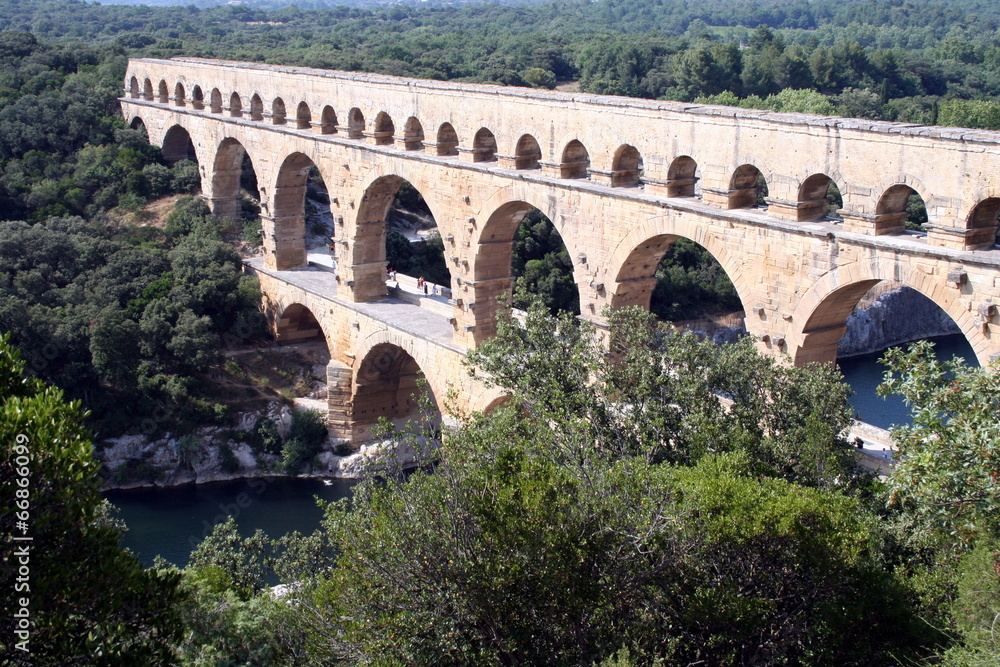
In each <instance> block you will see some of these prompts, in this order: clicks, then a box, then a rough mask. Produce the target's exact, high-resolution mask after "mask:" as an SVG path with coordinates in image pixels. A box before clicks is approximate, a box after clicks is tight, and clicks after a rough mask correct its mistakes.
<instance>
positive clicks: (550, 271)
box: [457, 201, 580, 342]
mask: <svg viewBox="0 0 1000 667" xmlns="http://www.w3.org/2000/svg"><path fill="white" fill-rule="evenodd" d="M471 287H472V289H471V290H468V291H465V292H463V298H464V303H460V304H457V305H458V308H459V309H460V310H461V315H462V319H463V321H464V322H465V323H466V326H467V327H470V329H469V333H470V337H471V339H472V340H471V341H470V342H479V341H483V340H486V339H488V338H490V337H492V336H493V335H494V334H495V333H496V312H497V310H498V309H499V308H501V307H503V305H504V304H507V303H509V301H507V300H506V297H507V295H510V294H511V293H513V292H514V291H515V287H519V288H521V289H523V290H525V291H526V292H527V293H529V294H537V295H539V296H540V297H541V298H542V300H543V302H544V303H545V304H546V306H548V307H549V309H550V310H552V311H567V312H571V313H574V314H579V313H580V294H579V290H578V288H577V285H576V280H575V276H574V274H573V262H572V256H571V254H570V252H569V250H568V249H567V248H566V246H565V244H564V243H563V241H562V238H561V237H560V235H559V232H558V230H556V228H555V226H554V225H553V224H552V222H551V220H550V219H549V218H548V216H546V215H545V214H544V213H543V212H542V211H541V210H540V209H538V208H536V207H535V206H533V205H532V204H531V203H529V202H526V201H510V202H507V203H505V204H503V205H502V206H500V207H499V208H497V209H496V210H494V211H493V212H492V214H491V215H490V217H489V219H488V220H487V221H486V224H485V226H484V227H483V231H482V233H481V234H480V237H479V245H478V247H477V249H476V257H475V266H474V271H473V275H472V282H471ZM469 302H471V303H472V307H470V306H469ZM514 305H515V307H517V306H524V305H525V302H524V301H520V302H515V303H514Z"/></svg>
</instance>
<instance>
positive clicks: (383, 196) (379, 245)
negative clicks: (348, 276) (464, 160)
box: [348, 161, 454, 301]
mask: <svg viewBox="0 0 1000 667" xmlns="http://www.w3.org/2000/svg"><path fill="white" fill-rule="evenodd" d="M404 181H407V182H409V183H410V185H411V186H413V188H414V189H416V190H417V191H418V192H420V194H421V196H423V197H424V202H425V203H426V204H427V208H428V210H430V212H431V216H432V217H433V218H434V220H435V221H436V222H437V223H438V230H439V231H440V233H441V235H442V237H444V236H446V235H448V234H449V232H453V231H454V230H452V229H450V228H449V221H448V220H446V219H444V218H441V217H440V216H439V215H438V211H440V210H444V207H443V206H441V203H440V201H439V200H438V198H437V197H438V188H436V187H435V185H436V181H435V180H433V174H428V173H425V172H424V171H422V170H421V169H420V168H419V165H413V164H411V163H410V162H409V161H399V162H396V163H395V164H385V165H382V166H381V167H376V168H374V169H372V170H371V171H370V172H369V173H368V175H367V176H366V177H365V179H364V180H363V181H362V182H361V183H360V184H359V188H358V192H359V193H360V194H359V196H357V197H356V198H355V201H358V202H360V203H359V204H358V207H357V211H358V212H357V216H356V218H355V223H354V229H353V232H352V233H351V241H350V244H349V255H348V257H349V264H350V266H351V268H352V272H353V285H351V287H352V290H353V297H354V300H355V301H372V300H376V299H381V298H383V297H384V296H386V293H387V292H386V286H385V271H386V255H385V237H386V223H385V219H386V214H387V213H388V211H389V207H390V206H391V205H392V200H393V198H394V197H395V196H396V192H397V191H398V190H399V187H400V185H402V184H403V182H404Z"/></svg>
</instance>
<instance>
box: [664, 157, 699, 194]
mask: <svg viewBox="0 0 1000 667" xmlns="http://www.w3.org/2000/svg"><path fill="white" fill-rule="evenodd" d="M698 180H699V178H698V163H697V162H695V161H694V158H692V157H690V156H688V155H681V156H679V157H676V158H674V161H673V162H671V163H670V167H669V168H668V169H667V196H668V197H694V196H695V195H696V194H697V192H698V190H697V186H698Z"/></svg>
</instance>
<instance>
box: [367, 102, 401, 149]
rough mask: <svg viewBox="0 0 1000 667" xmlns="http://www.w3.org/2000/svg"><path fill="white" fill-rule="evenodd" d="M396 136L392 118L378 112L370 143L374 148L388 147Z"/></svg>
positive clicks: (382, 112)
mask: <svg viewBox="0 0 1000 667" xmlns="http://www.w3.org/2000/svg"><path fill="white" fill-rule="evenodd" d="M395 135H396V124H395V123H393V122H392V117H391V116H390V115H389V114H387V113H386V112H384V111H380V112H379V114H378V115H377V116H375V129H374V130H373V133H372V141H373V142H374V144H375V145H376V146H389V145H391V144H392V140H393V137H394V136H395Z"/></svg>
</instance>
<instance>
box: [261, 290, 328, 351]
mask: <svg viewBox="0 0 1000 667" xmlns="http://www.w3.org/2000/svg"><path fill="white" fill-rule="evenodd" d="M274 338H275V340H276V341H277V343H278V344H279V345H283V344H287V343H299V342H303V341H310V340H322V341H323V344H324V345H326V350H327V353H328V354H329V353H330V352H331V350H330V341H329V339H328V338H327V335H326V332H325V331H324V330H323V325H322V324H321V323H320V322H319V320H318V319H317V318H316V315H314V314H313V312H312V311H311V310H310V309H309V308H308V307H307V306H305V305H303V304H301V303H299V302H295V303H292V304H290V305H288V306H287V307H286V308H284V310H282V311H281V313H279V314H278V316H277V317H276V318H275V321H274Z"/></svg>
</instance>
